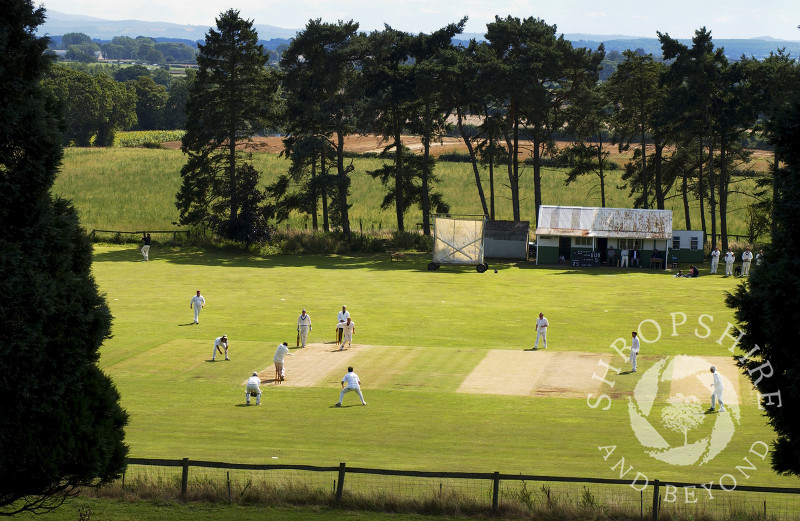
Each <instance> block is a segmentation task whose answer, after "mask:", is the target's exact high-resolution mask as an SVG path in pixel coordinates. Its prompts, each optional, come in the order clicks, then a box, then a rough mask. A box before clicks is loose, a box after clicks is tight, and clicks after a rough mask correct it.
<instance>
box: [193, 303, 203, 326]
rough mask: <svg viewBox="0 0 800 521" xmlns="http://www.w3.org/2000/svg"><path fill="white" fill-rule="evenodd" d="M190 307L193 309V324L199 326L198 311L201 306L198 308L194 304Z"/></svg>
mask: <svg viewBox="0 0 800 521" xmlns="http://www.w3.org/2000/svg"><path fill="white" fill-rule="evenodd" d="M192 307H194V323H195V324H199V323H200V320H199V318H200V310H201V309H203V306H198V305H197V304H195V305H194V306H192Z"/></svg>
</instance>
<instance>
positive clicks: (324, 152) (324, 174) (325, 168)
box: [320, 142, 331, 233]
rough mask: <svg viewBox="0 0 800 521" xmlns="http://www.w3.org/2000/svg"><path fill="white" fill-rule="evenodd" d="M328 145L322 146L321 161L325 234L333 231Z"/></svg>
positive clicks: (324, 143)
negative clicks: (329, 211)
mask: <svg viewBox="0 0 800 521" xmlns="http://www.w3.org/2000/svg"><path fill="white" fill-rule="evenodd" d="M327 152H328V143H327V142H323V144H322V160H321V161H320V165H321V169H322V172H321V174H320V175H322V229H323V230H325V233H328V232H330V231H331V224H330V220H329V218H328V166H327V161H326V160H325V159H326V158H327V156H328V153H327Z"/></svg>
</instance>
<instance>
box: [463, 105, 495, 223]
mask: <svg viewBox="0 0 800 521" xmlns="http://www.w3.org/2000/svg"><path fill="white" fill-rule="evenodd" d="M456 124H457V125H458V132H459V133H460V134H461V139H463V140H464V144H465V145H466V146H467V151H469V158H470V162H471V163H472V172H473V173H474V174H475V186H476V187H478V196H479V197H480V199H481V208H483V215H488V214H489V210H488V209H487V208H486V196H485V195H484V194H483V185H482V184H481V174H480V172H479V171H478V158H477V157H476V156H475V149H474V148H473V146H472V141H471V140H470V138H469V136H467V134H466V133H465V132H464V120H463V117H462V115H461V108H460V107H458V108H456ZM492 218H494V216H493V217H492Z"/></svg>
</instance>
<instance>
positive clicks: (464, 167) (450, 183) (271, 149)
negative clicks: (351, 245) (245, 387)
mask: <svg viewBox="0 0 800 521" xmlns="http://www.w3.org/2000/svg"><path fill="white" fill-rule="evenodd" d="M274 140H275V139H274V138H273V141H274ZM451 146H453V147H456V145H455V144H452V145H451ZM352 147H353V149H355V150H358V151H365V150H375V149H377V148H379V144H378V142H377V140H375V139H374V138H362V139H361V140H358V141H356V142H355V143H353V145H352ZM442 148H444V147H442ZM277 149H278V148H277V146H276V144H275V143H271V144H270V145H269V146H264V147H261V148H259V149H258V150H266V151H257V152H253V154H252V157H253V163H254V165H255V167H256V168H257V169H258V170H259V171H261V172H263V173H264V183H265V184H269V183H271V182H272V181H274V180H275V179H276V178H277V176H279V175H281V174H283V173H285V172H286V170H287V168H288V161H286V160H285V159H284V158H282V157H279V156H278V155H277V153H276V152H275V150H277ZM762 155H763V154H762ZM764 161H765V159H764V158H763V157H759V158H758V159H757V160H756V162H758V163H759V164H761V163H764ZM184 163H185V156H184V155H183V154H182V153H181V152H180V150H175V149H162V150H157V149H133V148H131V149H129V148H111V149H80V148H68V149H66V150H65V157H64V161H63V167H62V171H61V173H60V175H59V176H58V178H57V179H56V183H55V186H54V193H56V194H59V195H63V196H65V197H67V198H69V199H70V200H72V201H73V203H74V204H75V206H76V208H77V209H78V212H79V214H80V216H81V222H82V223H83V225H84V227H85V228H86V229H87V230H88V231H91V230H93V229H101V230H119V231H141V230H173V229H177V228H176V227H175V226H174V225H173V224H172V223H173V222H176V221H177V220H178V211H177V209H176V208H175V194H176V193H177V191H178V189H179V188H180V184H181V178H180V170H181V167H182V166H183V164H184ZM618 163H619V164H620V165H621V164H622V158H621V157H620V158H618ZM353 164H354V166H355V171H354V172H353V174H351V178H352V185H351V186H352V187H351V202H352V205H353V206H352V208H351V209H350V216H351V228H352V229H353V230H354V231H359V230H364V231H368V230H373V229H374V230H378V229H394V228H396V217H395V213H394V209H393V208H388V209H381V208H380V202H381V201H382V199H383V196H384V193H385V191H384V189H383V187H382V186H381V184H380V181H378V180H376V179H373V178H372V177H371V176H369V174H368V173H367V172H368V171H370V170H374V169H377V168H379V167H380V165H381V161H379V160H377V159H355V160H354V163H353ZM435 173H436V175H437V176H438V177H439V180H440V181H439V183H438V184H437V185H436V186H435V189H436V190H437V191H439V192H441V193H442V194H443V195H444V199H445V201H446V202H448V203H449V204H450V205H451V211H452V213H455V214H476V213H478V214H480V213H481V207H480V200H479V198H478V193H477V190H476V188H475V182H474V175H473V173H472V170H471V166H470V165H469V164H467V163H448V162H440V163H439V164H438V165H437V167H436V172H435ZM620 176H621V170H616V171H611V172H609V174H608V178H607V180H606V183H607V184H606V194H607V195H606V206H610V207H630V206H631V205H632V202H631V200H630V198H629V196H628V189H627V188H617V187H618V186H620V185H621V184H622V182H621V180H620ZM564 178H565V174H564V172H563V170H559V169H555V168H545V169H543V173H542V193H543V198H542V202H543V204H559V205H579V206H600V204H601V203H600V189H599V184H598V181H597V179H596V177H594V176H585V177H584V178H583V179H581V180H579V181H577V182H575V183H572V184H571V185H569V186H565V185H564ZM506 185H507V179H506V180H505V181H504V176H503V174H502V172H501V171H497V172H495V187H496V200H495V202H496V218H497V219H511V218H512V212H511V202H510V195H509V192H508V189H507V188H506ZM532 185H533V172H532V169H531V168H530V167H526V168H525V169H524V170H523V174H522V180H521V195H520V199H521V200H520V204H521V216H522V219H523V220H531V221H534V220H535V219H534V215H533V213H534V198H533V192H532ZM483 186H484V190H485V191H486V193H487V198H488V191H489V180H488V174H487V173H486V172H484V173H483ZM732 188H733V187H732ZM752 188H753V187H752V186H751V185H750V184H748V183H742V184H740V185H737V186H736V187H735V190H736V192H735V193H732V194H731V197H730V202H729V213H728V226H729V232H730V233H733V234H746V233H747V222H746V219H747V205H749V204H750V203H751V202H752V198H751V197H750V196H749V195H747V194H749V193H751V192H752ZM667 208H668V209H672V210H673V226H674V228H675V229H685V228H686V222H685V218H684V214H683V205H682V202H681V199H680V197H679V196H678V194H675V193H672V194H669V196H668V199H667ZM707 213H708V212H707ZM690 217H691V225H692V226H691V227H692V228H693V229H699V228H700V213H699V208H698V207H697V205H696V204H694V205H693V206H692V211H691V216H690ZM707 219H710V218H709V217H708V215H707ZM421 220H422V218H421V214H420V212H419V210H418V209H411V210H410V211H409V212H408V213H407V215H406V227H407V229H412V230H413V229H415V228H416V224H417V223H419V222H421ZM280 226H289V227H291V228H293V229H304V228H310V227H311V219H310V217H309V216H301V215H297V214H293V215H292V216H291V217H290V219H289V221H288V222H287V223H284V224H281V225H280ZM709 226H710V224H709ZM154 238H155V239H156V240H158V237H155V236H154Z"/></svg>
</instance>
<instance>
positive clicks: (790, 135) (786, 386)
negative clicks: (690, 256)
mask: <svg viewBox="0 0 800 521" xmlns="http://www.w3.org/2000/svg"><path fill="white" fill-rule="evenodd" d="M773 142H774V144H775V152H776V157H778V159H780V160H781V161H782V162H783V163H784V165H783V168H780V169H778V170H777V171H776V173H775V177H774V179H773V183H774V184H775V190H774V193H775V200H774V204H773V215H772V219H773V224H774V232H773V236H772V244H771V245H770V247H768V248H766V249H765V260H764V261H763V262H762V263H761V265H760V266H757V267H756V268H755V269H753V270H752V271H751V272H750V276H749V277H748V279H747V282H746V283H745V284H741V285H740V286H739V287H738V288H737V289H736V291H735V292H734V293H733V294H729V295H728V296H727V299H726V302H727V304H728V306H729V307H731V308H733V309H735V310H736V320H737V321H738V327H739V329H740V330H741V332H742V333H744V336H743V337H742V340H741V342H740V343H739V347H740V350H741V352H742V355H743V358H742V359H741V360H740V365H741V366H742V368H743V369H744V373H745V375H746V376H748V378H750V380H751V381H752V382H753V384H754V385H755V387H756V389H758V392H759V394H760V395H761V406H762V407H763V408H764V414H765V415H766V417H767V419H768V421H769V424H770V425H771V426H772V428H773V429H774V430H775V433H776V434H777V439H776V440H775V443H774V445H773V449H772V452H771V459H772V468H773V469H774V470H775V471H776V472H778V473H781V474H794V475H796V476H800V415H798V414H797V407H798V406H800V359H798V357H797V347H796V345H797V344H796V342H797V338H798V335H800V303H799V302H798V301H800V264H798V262H797V250H798V248H800V102H798V101H796V102H795V103H794V104H793V106H792V108H791V109H788V110H785V111H783V112H782V113H781V115H780V116H778V117H776V118H775V121H774V127H773Z"/></svg>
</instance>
